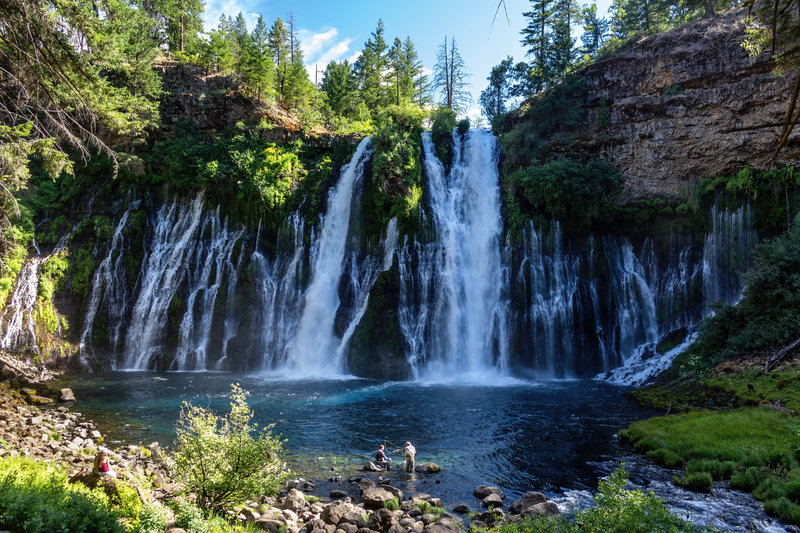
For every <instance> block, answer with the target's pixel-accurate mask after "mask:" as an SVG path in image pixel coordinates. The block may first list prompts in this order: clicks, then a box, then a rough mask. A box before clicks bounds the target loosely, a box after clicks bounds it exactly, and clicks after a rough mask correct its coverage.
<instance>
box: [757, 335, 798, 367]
mask: <svg viewBox="0 0 800 533" xmlns="http://www.w3.org/2000/svg"><path fill="white" fill-rule="evenodd" d="M798 349H800V338H797V339H795V340H794V341H793V342H792V343H791V344H790V345H788V346H786V347H784V348H783V349H782V350H781V351H780V352H778V353H776V354H775V355H773V356H772V357H770V358H769V359H768V360H767V363H766V364H765V365H764V373H765V374H767V373H769V371H770V370H772V369H773V368H774V367H775V365H777V364H778V363H780V362H781V361H783V360H784V359H786V358H787V357H788V356H789V355H791V354H793V353H794V352H796V351H797V350H798Z"/></svg>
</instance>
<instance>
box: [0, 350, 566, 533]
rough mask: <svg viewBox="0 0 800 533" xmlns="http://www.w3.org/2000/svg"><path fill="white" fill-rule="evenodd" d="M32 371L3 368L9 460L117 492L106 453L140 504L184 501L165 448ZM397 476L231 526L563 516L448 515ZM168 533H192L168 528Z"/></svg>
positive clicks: (420, 524)
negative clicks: (92, 416)
mask: <svg viewBox="0 0 800 533" xmlns="http://www.w3.org/2000/svg"><path fill="white" fill-rule="evenodd" d="M3 359H4V358H3ZM29 367H30V365H27V366H26V365H25V364H24V363H20V364H18V365H14V366H13V367H12V366H10V365H9V364H5V365H4V367H3V368H2V375H3V378H4V379H5V380H4V381H0V456H6V455H20V456H26V457H32V458H34V459H36V460H42V461H53V462H58V463H59V464H60V465H62V467H64V468H65V469H66V470H67V472H68V474H69V476H70V478H71V479H70V481H71V482H81V483H84V484H87V485H89V486H92V487H94V486H98V485H100V486H102V487H103V488H104V489H106V491H107V492H109V491H112V492H113V490H114V486H113V485H114V483H113V482H107V480H106V479H101V478H98V476H96V475H94V474H93V473H92V461H93V459H94V457H95V455H96V454H97V452H98V449H99V448H100V447H101V446H102V447H103V448H105V449H107V450H108V451H109V456H110V464H111V467H112V468H113V469H114V470H115V471H116V472H117V475H118V477H119V478H120V479H123V480H125V481H127V482H129V483H130V484H131V485H132V486H134V487H139V486H142V485H143V484H146V486H145V487H144V488H146V489H147V490H142V491H137V492H139V495H140V497H142V498H149V499H154V500H161V501H163V500H168V499H170V498H174V497H177V496H178V495H179V494H180V492H181V486H180V485H179V484H177V483H173V482H172V481H171V480H170V475H169V471H168V468H167V467H166V466H165V464H164V463H162V461H161V460H160V459H159V458H160V457H163V450H162V448H161V447H160V445H159V444H158V443H157V442H153V443H151V444H149V445H147V446H137V445H123V446H116V447H114V445H112V444H110V443H109V442H108V438H107V436H106V435H104V434H103V432H102V431H101V430H100V429H99V428H98V427H97V426H95V424H94V423H93V422H92V421H90V420H87V419H86V418H85V417H84V416H83V415H82V414H80V413H78V412H73V411H71V410H70V408H69V407H68V404H69V402H71V401H72V400H74V399H75V398H74V396H73V395H72V391H71V390H69V389H61V390H60V391H59V392H58V393H57V396H58V397H57V398H54V397H52V394H53V393H52V392H50V391H49V389H47V388H46V387H43V386H42V384H41V383H38V382H37V381H38V379H39V377H40V376H39V375H37V370H36V369H35V368H29ZM45 391H47V392H45ZM417 471H418V472H419V474H418V475H420V476H435V475H436V472H437V471H438V467H437V466H436V465H435V464H433V463H425V464H420V465H418V466H417ZM390 475H391V473H390V472H383V471H381V472H373V471H369V464H368V465H366V466H365V471H364V472H363V473H358V474H354V475H351V476H349V477H347V478H343V477H342V476H333V477H331V478H330V479H329V480H327V482H326V483H325V485H326V487H330V489H329V490H328V491H327V492H328V495H327V496H323V495H322V494H319V492H320V491H319V490H318V489H317V486H316V484H315V483H314V482H312V481H306V480H304V479H294V480H292V481H289V482H288V483H287V486H286V489H285V490H284V491H283V492H282V493H281V494H280V495H279V496H278V497H266V496H264V497H262V498H261V499H260V500H258V501H252V502H248V503H247V504H246V505H244V506H242V507H240V508H237V509H230V510H228V514H229V516H228V518H229V520H230V521H232V522H236V521H237V520H238V521H240V522H241V523H242V524H247V523H251V524H253V525H254V526H255V527H256V528H257V529H261V530H264V531H270V532H272V533H372V532H376V533H456V532H459V531H462V530H463V529H464V528H465V527H467V526H468V525H473V526H479V527H488V526H492V525H495V524H497V523H499V522H501V521H503V520H509V519H514V518H517V517H523V516H530V515H536V514H544V515H553V514H558V513H559V510H558V507H557V506H556V504H555V503H553V502H552V501H548V500H547V498H546V496H545V495H544V494H542V493H540V492H528V493H526V494H525V495H524V496H523V497H522V498H520V499H519V500H517V501H515V502H513V503H511V504H508V503H507V502H505V495H504V494H503V492H502V490H500V489H499V488H497V487H490V486H487V485H480V486H478V487H476V488H475V490H474V491H473V496H474V497H475V498H477V499H478V500H480V501H481V507H480V508H479V509H471V508H470V507H469V506H466V505H458V506H456V507H455V508H454V509H452V510H450V511H448V510H446V509H445V508H444V507H443V506H442V502H441V500H440V499H438V498H435V497H433V496H431V495H429V494H425V493H422V492H412V493H408V494H406V493H404V492H403V490H401V489H400V488H398V487H395V486H393V485H392V478H391V477H390ZM166 531H168V532H169V533H181V532H182V531H183V530H182V529H180V528H177V527H169V528H168V529H167V530H166Z"/></svg>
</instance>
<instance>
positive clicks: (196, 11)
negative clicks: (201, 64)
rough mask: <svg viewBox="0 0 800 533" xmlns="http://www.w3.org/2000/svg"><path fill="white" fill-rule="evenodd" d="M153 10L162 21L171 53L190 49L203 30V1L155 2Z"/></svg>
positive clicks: (177, 0)
mask: <svg viewBox="0 0 800 533" xmlns="http://www.w3.org/2000/svg"><path fill="white" fill-rule="evenodd" d="M153 9H154V10H155V11H156V12H158V13H159V14H160V15H161V16H162V17H163V19H164V23H165V25H166V28H165V29H166V34H167V43H168V46H169V50H170V52H172V53H175V52H183V51H185V50H187V49H190V48H192V47H193V46H194V45H195V43H196V42H197V40H198V36H199V34H200V32H201V31H202V30H203V20H202V18H201V15H202V13H203V11H204V9H205V5H204V3H203V0H157V1H156V3H155V4H154V7H153Z"/></svg>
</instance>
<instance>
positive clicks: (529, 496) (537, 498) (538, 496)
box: [509, 491, 547, 514]
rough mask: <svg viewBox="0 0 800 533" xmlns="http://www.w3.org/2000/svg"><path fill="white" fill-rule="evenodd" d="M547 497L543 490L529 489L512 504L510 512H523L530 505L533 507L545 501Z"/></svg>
mask: <svg viewBox="0 0 800 533" xmlns="http://www.w3.org/2000/svg"><path fill="white" fill-rule="evenodd" d="M546 501H547V498H546V497H545V495H544V494H542V493H541V492H535V491H528V492H526V493H525V494H523V496H522V498H520V499H519V500H517V501H515V502H514V503H512V504H511V507H510V508H509V512H510V513H511V514H523V511H524V510H525V509H527V508H528V507H532V506H534V505H536V504H539V503H544V502H546Z"/></svg>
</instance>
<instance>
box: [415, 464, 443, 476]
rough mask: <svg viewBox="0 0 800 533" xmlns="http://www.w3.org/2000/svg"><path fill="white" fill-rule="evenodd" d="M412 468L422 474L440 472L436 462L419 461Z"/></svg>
mask: <svg viewBox="0 0 800 533" xmlns="http://www.w3.org/2000/svg"><path fill="white" fill-rule="evenodd" d="M414 470H416V471H417V472H420V473H423V474H435V473H437V472H441V470H442V469H441V468H439V465H437V464H436V463H420V464H418V465H417V466H416V467H414Z"/></svg>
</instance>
